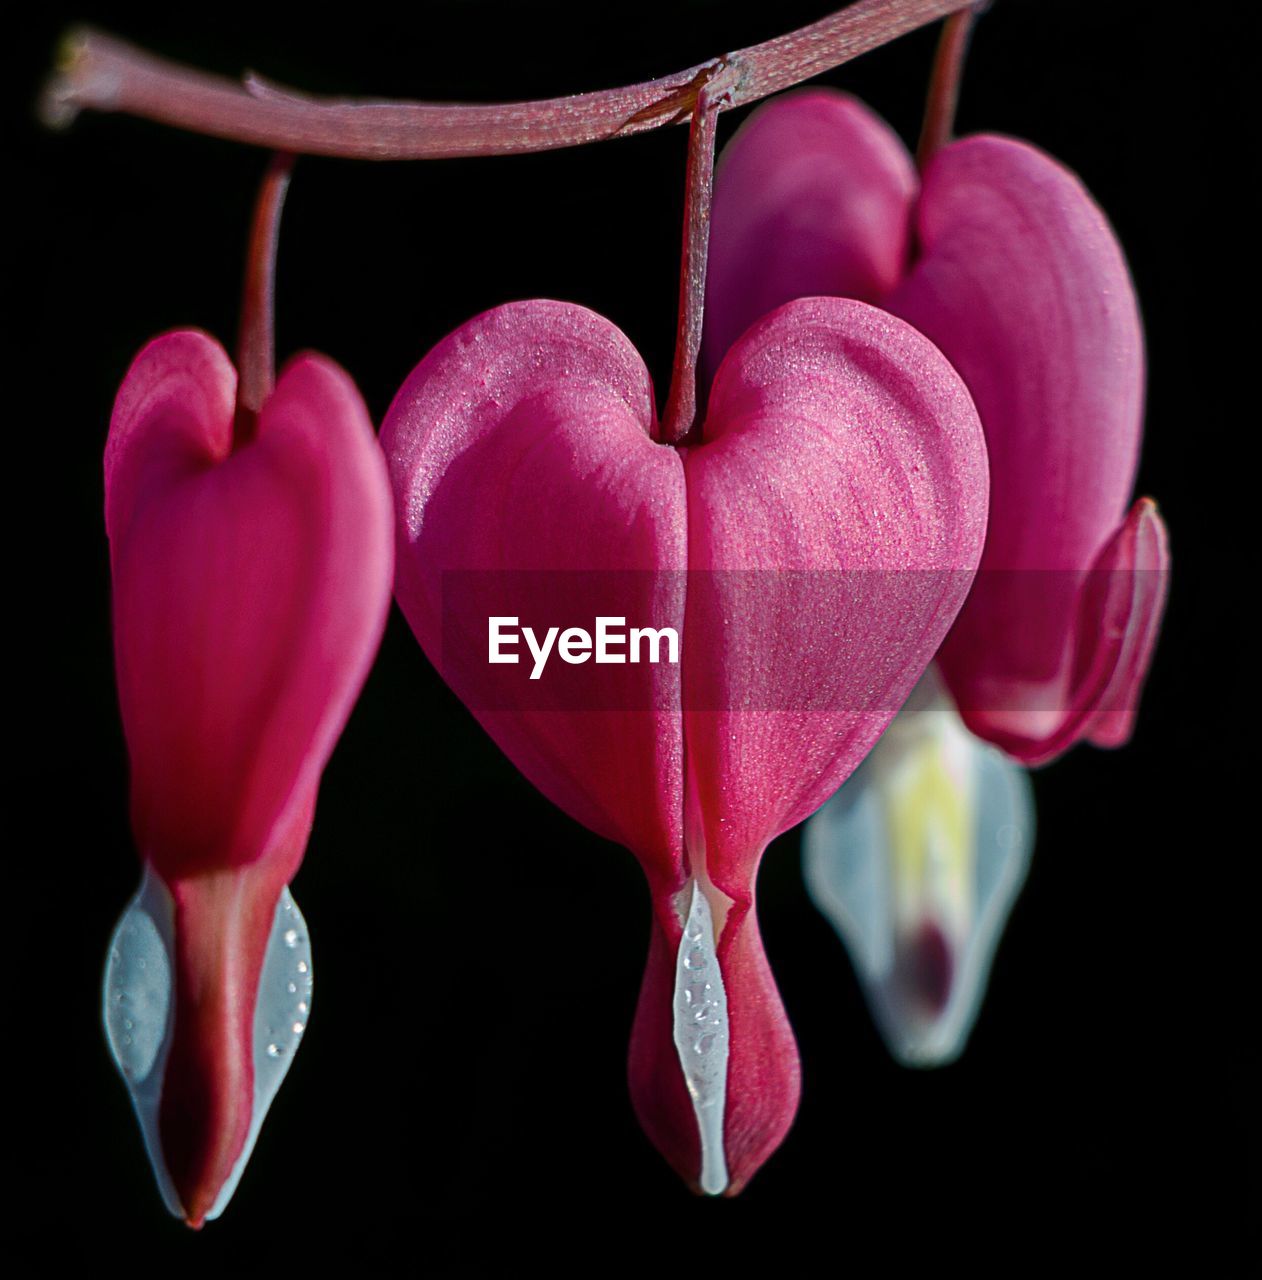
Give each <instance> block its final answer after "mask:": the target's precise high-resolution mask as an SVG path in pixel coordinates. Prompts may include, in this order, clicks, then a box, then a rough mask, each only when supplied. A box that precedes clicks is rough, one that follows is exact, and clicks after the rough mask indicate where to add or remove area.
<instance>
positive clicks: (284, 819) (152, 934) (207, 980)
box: [104, 282, 393, 1226]
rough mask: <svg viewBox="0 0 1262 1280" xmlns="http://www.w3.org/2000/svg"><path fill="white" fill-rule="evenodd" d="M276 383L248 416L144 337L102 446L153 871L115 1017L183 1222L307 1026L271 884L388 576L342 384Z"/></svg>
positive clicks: (288, 906) (386, 521) (300, 821)
mask: <svg viewBox="0 0 1262 1280" xmlns="http://www.w3.org/2000/svg"><path fill="white" fill-rule="evenodd" d="M269 283H270V282H269ZM268 317H269V321H270V311H269V312H268ZM267 355H268V356H269V358H270V345H269V346H268V349H267ZM267 383H268V384H269V389H268V390H267V391H266V394H265V395H263V396H262V397H260V401H261V402H260V403H258V404H257V405H254V406H251V405H250V404H249V403H248V402H246V401H245V400H244V399H241V400H240V401H239V398H238V387H237V373H236V370H235V369H234V368H233V365H232V363H231V361H230V360H229V358H228V356H227V354H226V353H225V352H224V350H223V348H222V347H220V346H219V344H218V343H216V342H215V341H214V340H213V339H212V338H210V337H208V336H207V335H206V334H204V333H200V332H196V331H182V332H176V333H169V334H166V335H164V336H162V337H159V338H156V339H155V340H154V341H152V342H150V343H149V345H148V346H146V347H145V348H144V350H143V351H142V352H141V353H140V355H139V356H138V357H137V358H136V361H135V363H134V364H133V365H132V367H131V369H130V370H129V372H128V374H127V377H126V378H125V379H124V381H123V385H122V387H121V388H120V390H119V393H118V398H117V401H116V403H115V406H114V414H113V418H112V420H111V423H110V433H109V442H108V444H107V446H106V451H105V492H106V506H105V517H106V526H107V529H108V532H109V538H110V563H111V569H112V574H113V589H114V601H113V609H114V644H115V662H116V667H117V673H118V689H119V701H120V705H121V709H122V717H123V726H124V729H125V731H126V736H127V747H128V753H129V756H130V759H131V814H132V826H133V829H134V832H135V837H136V842H137V846H138V848H139V850H140V853H141V856H142V858H143V860H144V869H145V870H144V879H143V881H142V885H141V890H140V893H139V894H138V895H137V897H136V899H135V900H134V901H133V903H132V904H131V906H130V907H129V909H128V910H127V912H126V913H125V914H124V916H123V919H122V921H121V922H120V924H119V927H118V929H117V931H116V933H115V936H114V941H113V944H112V947H111V954H110V961H109V965H108V968H107V973H106V981H105V992H104V998H105V1023H106V1029H107V1032H108V1035H109V1039H110V1043H111V1047H112V1049H113V1051H114V1055H115V1058H116V1061H117V1062H118V1065H119V1068H120V1070H121V1072H122V1074H123V1076H124V1078H125V1080H126V1081H127V1084H128V1087H129V1089H130V1090H131V1093H132V1098H133V1101H134V1103H135V1106H136V1111H137V1115H138V1117H139V1119H140V1121H141V1126H142V1129H143V1131H144V1135H145V1141H146V1146H147V1148H148V1150H149V1154H150V1158H151V1161H152V1163H153V1165H154V1169H155V1172H156V1174H157V1176H158V1180H159V1184H160V1186H161V1188H162V1191H163V1195H164V1198H165V1199H166V1202H167V1205H168V1208H170V1209H171V1211H172V1212H173V1213H175V1214H177V1215H179V1216H182V1217H184V1218H186V1219H187V1220H188V1222H189V1223H190V1224H191V1225H194V1226H199V1225H200V1224H201V1223H202V1221H203V1220H204V1219H206V1218H211V1217H215V1216H217V1214H218V1213H219V1212H220V1211H221V1210H222V1208H223V1206H224V1205H225V1204H226V1202H227V1200H228V1198H229V1197H230V1196H231V1194H232V1191H233V1189H234V1188H235V1185H236V1180H237V1178H238V1177H239V1176H240V1173H241V1170H242V1168H243V1166H244V1164H245V1162H246V1160H247V1158H248V1156H249V1152H250V1149H251V1147H252V1146H253V1142H254V1138H255V1136H256V1134H257V1132H258V1128H259V1125H260V1124H261V1122H262V1119H263V1116H264V1113H265V1112H266V1110H267V1107H268V1105H269V1104H270V1102H271V1099H272V1096H273V1095H274V1094H275V1092H276V1089H277V1088H278V1087H279V1084H280V1081H281V1078H282V1077H283V1075H284V1072H285V1070H286V1068H287V1066H288V1063H289V1059H290V1057H291V1055H292V1053H293V1051H294V1050H295V1049H296V1047H297V1043H298V1038H299V1037H300V1035H301V1033H302V1031H303V1028H304V1027H305V1025H306V1021H307V1014H308V1008H309V1002H310V984H311V967H310V950H309V946H308V943H307V938H306V929H305V926H304V924H303V922H302V918H301V916H300V915H299V914H298V911H297V908H296V907H295V906H294V904H293V901H292V899H291V898H290V897H289V893H288V890H287V889H286V888H285V886H286V884H287V882H288V881H289V879H290V878H291V877H292V875H293V874H294V872H295V870H296V869H297V867H298V864H299V862H300V861H301V859H302V854H303V850H304V848H305V846H306V842H307V836H308V832H309V830H310V826H311V819H312V812H313V809H314V805H315V797H316V789H317V786H318V784H319V779H320V774H321V771H322V770H323V768H324V765H325V763H326V761H327V760H328V757H329V754H330V752H331V751H332V749H333V745H334V743H335V741H336V740H337V737H338V734H339V733H340V732H341V729H342V726H343V725H344V723H345V721H346V718H347V716H348V715H349V713H350V709H351V706H352V705H353V703H354V700H355V697H356V695H357V694H358V692H359V689H360V686H361V685H362V683H363V681H364V678H365V676H366V675H367V672H368V668H369V666H370V664H371V662H372V658H373V656H374V654H375V652H376V648H377V645H378V643H379V640H380V637H381V632H382V628H383V626H384V622H385V615H386V610H387V608H388V606H389V599H390V583H391V577H392V569H393V544H392V537H391V516H390V491H389V482H388V479H387V476H386V468H385V462H384V459H383V457H382V455H381V451H380V449H379V448H378V446H377V442H376V439H375V437H374V435H373V430H372V424H371V422H370V420H369V417H368V413H367V410H366V409H365V408H364V404H363V401H362V400H361V399H360V397H359V394H358V392H357V391H356V389H355V387H354V384H353V383H352V382H351V380H350V378H349V377H348V376H347V375H346V374H345V373H344V372H343V371H342V370H341V369H339V368H338V367H337V366H336V365H334V364H333V363H332V362H331V361H329V360H327V359H325V358H323V357H321V356H318V355H310V354H308V355H301V356H299V357H297V358H295V359H294V360H293V361H291V362H290V364H289V365H288V367H287V368H286V369H285V370H284V371H283V372H282V374H281V377H280V380H279V382H278V383H277V384H276V386H275V389H274V390H270V370H269V372H268V374H267Z"/></svg>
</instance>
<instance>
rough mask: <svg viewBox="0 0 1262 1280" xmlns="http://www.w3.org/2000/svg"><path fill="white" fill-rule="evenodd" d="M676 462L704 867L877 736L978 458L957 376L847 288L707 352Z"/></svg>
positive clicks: (771, 825) (808, 797)
mask: <svg viewBox="0 0 1262 1280" xmlns="http://www.w3.org/2000/svg"><path fill="white" fill-rule="evenodd" d="M703 435H704V439H705V441H706V443H705V444H703V445H702V446H700V447H699V448H696V449H692V450H690V451H689V453H688V459H687V479H688V524H689V548H688V551H689V565H690V568H691V570H692V573H691V576H690V581H689V595H688V629H687V634H686V636H685V643H684V663H685V675H684V680H685V688H686V690H687V706H688V708H689V710H688V712H687V717H686V720H687V725H686V735H687V746H688V758H689V761H690V766H691V770H692V776H693V778H694V781H695V785H696V808H697V811H698V813H699V814H700V815H701V829H702V836H703V838H704V841H705V856H706V858H707V860H708V863H709V866H710V868H711V877H712V879H713V880H714V883H715V884H716V885H718V886H719V888H720V889H722V890H723V891H724V892H725V893H727V894H728V895H729V896H731V897H733V898H735V899H738V900H739V899H740V898H741V897H742V896H744V895H745V894H747V892H748V885H749V883H750V882H751V881H752V878H753V872H754V866H755V864H756V862H757V859H758V858H759V856H760V855H761V853H762V850H763V848H764V847H765V846H766V845H767V843H768V842H769V841H770V840H771V839H772V838H773V837H774V836H776V835H778V834H779V833H780V832H782V831H786V830H788V829H789V828H790V827H792V826H795V825H796V824H797V823H799V822H801V821H802V820H803V819H804V818H806V817H807V816H809V815H810V814H811V813H813V812H814V811H815V810H816V809H817V808H819V806H820V805H821V804H823V803H824V801H825V800H827V799H828V797H829V796H830V795H832V793H833V792H834V791H836V790H837V788H838V787H839V786H840V785H841V783H842V782H843V781H844V780H845V779H846V778H847V777H848V776H849V774H850V773H851V772H852V771H853V770H854V768H855V767H856V766H857V765H858V764H859V762H860V761H861V760H862V759H863V757H864V756H865V755H866V754H867V752H868V751H869V749H870V748H871V746H872V744H873V743H874V742H875V741H876V739H877V738H878V737H879V736H880V734H881V732H882V731H883V730H884V728H885V726H886V725H887V724H888V723H889V721H890V720H891V719H892V718H893V716H894V713H895V712H896V711H897V710H898V708H899V707H900V706H901V705H902V703H903V702H904V701H905V700H906V697H907V695H908V694H909V693H910V692H911V689H912V686H913V685H914V684H915V683H916V680H917V679H918V678H919V677H920V675H921V673H922V672H923V671H924V669H925V668H926V667H927V666H928V664H929V662H930V661H931V659H932V658H933V655H934V653H935V651H936V650H937V648H938V645H939V644H940V643H941V641H942V638H943V636H944V635H945V634H946V632H947V629H948V628H949V627H950V625H951V622H952V620H953V619H954V617H955V615H956V612H957V611H958V610H959V608H960V605H961V603H962V602H963V600H964V597H965V595H966V594H967V592H968V589H969V586H970V584H971V582H972V575H973V570H974V568H975V566H976V564H977V561H978V558H979V556H980V555H981V549H982V542H983V539H984V536H985V526H986V485H987V481H986V456H985V448H984V445H983V441H982V436H981V429H980V426H979V424H978V421H977V414H976V412H975V411H974V409H973V404H972V401H971V400H970V399H969V396H968V393H967V392H966V391H965V389H964V386H963V384H962V383H961V381H960V379H959V377H958V375H957V374H956V373H955V371H954V370H953V369H952V368H951V366H950V365H949V364H947V362H946V360H944V359H943V358H942V356H941V354H940V353H939V352H938V351H937V350H936V349H935V348H934V347H933V346H932V344H931V343H929V342H927V341H926V340H925V339H924V338H922V337H921V336H920V335H919V334H918V333H916V332H915V331H914V330H913V329H911V328H910V327H909V326H907V325H905V324H903V323H902V322H900V321H899V320H897V319H896V318H894V317H893V316H890V315H888V314H886V313H885V312H882V311H879V310H877V309H876V308H875V307H869V306H867V305H866V304H864V303H859V302H852V301H849V300H846V299H840V298H811V299H804V300H801V301H799V302H796V303H790V304H789V305H788V306H785V307H782V308H781V309H780V310H779V311H776V312H773V313H772V314H771V315H770V316H767V317H765V318H764V319H763V320H762V321H760V322H759V323H758V324H757V325H756V326H755V327H754V328H753V329H751V330H750V331H749V332H747V333H746V334H745V336H744V337H743V338H742V339H741V340H740V341H739V342H738V343H737V345H736V346H735V347H734V348H733V349H732V351H731V352H730V353H729V354H728V357H727V359H726V361H725V362H724V365H723V367H722V369H720V371H719V376H718V379H717V380H716V382H715V385H714V390H713V392H712V394H711V398H710V407H709V413H708V416H707V418H706V424H705V428H704V432H703Z"/></svg>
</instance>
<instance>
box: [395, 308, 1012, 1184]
mask: <svg viewBox="0 0 1262 1280" xmlns="http://www.w3.org/2000/svg"><path fill="white" fill-rule="evenodd" d="M656 434H657V423H656V418H655V414H654V408H653V398H652V387H651V384H650V381H649V377H648V374H647V371H646V370H645V368H644V365H643V362H642V361H641V360H640V358H639V356H638V355H637V354H636V352H635V351H634V349H633V348H632V347H631V345H630V344H629V343H628V342H627V340H626V338H625V337H624V336H623V335H622V334H621V333H620V332H619V331H618V330H617V329H616V328H614V327H613V325H611V324H610V323H609V322H608V321H606V320H604V319H602V318H601V317H599V316H597V315H594V314H593V313H591V312H589V311H586V310H584V309H582V308H580V307H576V306H570V305H566V304H562V303H557V302H547V301H535V302H524V303H516V304H511V305H509V306H505V307H501V308H498V309H497V310H495V311H491V312H488V313H486V314H484V315H482V316H478V317H477V318H475V319H474V320H471V321H469V322H468V323H467V324H466V325H464V326H463V327H462V328H461V329H459V330H457V331H456V332H455V333H454V334H452V335H451V336H450V337H448V338H447V339H445V340H444V341H443V342H442V343H440V344H439V345H438V346H437V347H436V348H435V349H434V350H433V351H432V352H431V353H430V354H429V355H428V356H427V357H426V358H425V360H423V361H422V363H421V364H420V365H419V366H418V367H417V368H416V370H415V371H414V372H413V373H412V375H411V376H410V377H409V379H408V380H407V382H406V383H405V385H404V386H403V388H402V389H401V391H400V392H399V394H398V396H397V397H396V399H395V402H394V404H393V405H392V407H391V409H390V411H389V413H388V414H387V416H386V420H385V422H384V424H383V427H382V444H383V448H384V449H385V451H386V454H387V457H388V459H389V463H390V470H391V477H392V480H393V483H394V487H395V497H396V512H397V535H398V545H397V553H398V573H397V581H396V594H397V596H398V599H399V602H400V604H401V606H402V608H403V611H404V613H405V615H406V616H407V618H408V620H409V622H410V623H411V625H412V627H413V629H414V631H415V632H416V634H417V637H418V639H419V640H420V643H421V645H422V647H423V648H424V650H425V652H426V653H427V654H428V655H429V657H430V659H431V660H432V661H433V662H434V664H435V665H436V666H437V668H438V669H439V671H440V672H441V673H442V674H443V676H444V677H445V678H446V679H447V680H448V682H449V683H450V684H451V685H452V687H453V688H454V689H455V691H456V692H457V694H458V695H459V696H460V697H461V699H462V700H463V701H464V702H465V703H466V705H467V706H468V707H469V708H470V710H471V711H472V712H473V713H474V715H475V716H477V718H478V719H479V721H480V722H481V723H482V724H483V726H484V727H485V728H486V729H487V731H488V732H489V733H490V734H491V736H492V737H493V738H494V739H495V741H496V742H497V743H498V744H499V745H500V747H501V748H502V749H503V750H504V751H505V752H506V754H507V755H508V756H509V758H510V759H512V760H513V762H514V763H515V764H516V765H517V767H518V768H520V769H521V770H522V772H523V773H524V774H525V775H526V777H527V778H529V779H530V780H531V781H532V782H533V783H534V784H535V785H536V786H538V787H539V788H540V790H541V791H543V792H544V794H546V795H548V796H549V797H550V798H551V799H552V800H553V801H555V802H556V803H557V804H558V805H560V806H561V807H562V808H563V809H565V810H566V811H567V812H568V813H570V814H571V815H572V816H573V817H575V818H576V819H577V820H579V821H580V822H583V823H585V824H586V825H588V826H590V827H591V828H592V829H593V830H595V831H597V832H599V833H601V834H602V835H605V836H608V837H609V838H611V839H614V840H617V841H619V842H621V843H623V844H625V845H627V846H628V847H629V848H630V849H631V850H632V851H633V852H634V853H635V854H636V855H637V857H638V858H639V859H640V861H641V863H642V865H643V866H644V869H645V872H646V874H647V875H648V878H649V883H650V888H651V891H652V897H653V930H652V935H651V941H650V948H649V959H648V965H647V969H646V972H645V978H644V984H643V987H642V990H641V994H640V1001H639V1005H638V1008H637V1013H636V1019H635V1026H634V1030H633V1034H632V1043H631V1053H630V1066H629V1070H630V1084H631V1091H632V1098H633V1102H634V1104H635V1107H636V1111H637V1114H638V1115H639V1118H640V1120H641V1123H642V1125H643V1126H644V1128H645V1130H646V1132H647V1133H648V1134H649V1136H650V1137H651V1138H652V1140H653V1141H654V1143H655V1144H656V1145H657V1146H658V1148H659V1149H660V1150H661V1151H662V1152H663V1153H664V1154H665V1155H666V1157H667V1158H668V1159H669V1160H670V1162H671V1163H672V1164H673V1165H674V1166H675V1168H676V1169H677V1170H678V1171H679V1173H680V1174H681V1175H682V1176H683V1177H684V1179H685V1180H686V1181H687V1182H689V1183H690V1184H691V1185H693V1186H694V1187H697V1188H698V1189H700V1190H704V1191H706V1192H709V1193H711V1194H715V1193H720V1192H723V1193H726V1194H729V1195H730V1194H734V1193H736V1192H738V1191H739V1190H740V1189H741V1188H742V1187H743V1186H744V1185H745V1183H746V1182H747V1181H748V1180H749V1178H750V1177H751V1176H752V1174H753V1173H754V1172H755V1170H756V1169H757V1168H758V1167H759V1165H760V1164H761V1163H762V1162H763V1161H764V1160H765V1159H766V1157H767V1156H768V1155H769V1154H770V1153H771V1151H772V1150H774V1148H775V1147H776V1146H777V1145H778V1143H779V1142H780V1140H781V1139H782V1138H783V1136H784V1134H785V1132H786V1131H787V1129H788V1126H789V1124H790V1123H791V1121H792V1117H793V1113H794V1110H795V1108H796V1104H797V1096H798V1076H799V1069H798V1062H797V1055H796V1049H795V1046H794V1042H793V1036H792V1032H791V1031H790V1029H789V1026H788V1022H787V1019H786V1017H785V1014H784V1010H783V1008H782V1006H781V1003H780V999H779V995H778V993H777V991H776V987H775V982H774V980H773V978H772V976H771V971H770V968H769V966H768V963H767V960H766V956H765V955H764V952H763V947H762V942H761V940H760V938H759V934H758V926H757V922H756V918H755V914H754V880H755V877H756V873H757V868H758V863H759V859H760V858H761V855H762V853H763V851H764V849H765V848H766V846H767V844H768V843H769V842H770V841H771V840H772V839H773V838H774V837H775V836H776V835H778V834H779V833H780V832H782V831H785V830H787V829H788V828H789V827H791V826H793V825H795V824H796V823H798V822H800V821H801V820H802V819H803V818H805V817H806V816H807V815H808V814H809V813H810V812H811V811H812V810H813V809H815V808H817V807H818V806H819V805H820V804H821V803H822V802H823V801H824V800H825V799H826V798H827V797H828V796H829V795H830V794H831V793H832V792H833V791H834V790H836V788H837V787H838V786H839V785H840V784H841V782H842V781H844V779H845V778H846V777H847V776H848V775H849V774H850V772H851V771H852V770H853V769H854V768H855V766H856V765H857V764H858V763H859V761H860V760H861V759H862V758H863V756H864V755H865V754H866V752H867V751H868V750H869V749H870V747H871V746H872V744H873V743H874V742H875V741H876V739H877V737H878V736H879V735H880V733H881V731H882V730H883V729H884V728H885V726H886V725H887V724H888V723H889V720H890V719H891V718H892V716H893V715H894V713H895V711H896V710H897V708H898V707H899V705H901V703H902V702H903V700H904V699H905V698H906V697H907V694H908V693H909V692H910V690H911V688H912V686H913V685H914V684H915V682H916V680H917V679H918V678H919V676H920V674H921V672H922V671H923V670H924V668H925V666H926V665H927V664H928V662H929V660H930V658H931V656H932V655H933V653H934V652H935V650H936V648H937V646H938V645H939V644H940V642H941V639H942V637H943V636H944V635H945V633H946V631H947V629H948V627H949V626H950V624H951V622H952V620H953V618H954V617H955V614H956V612H957V611H958V609H959V607H960V605H961V603H962V602H963V600H964V598H965V596H966V594H967V591H968V589H969V586H970V585H971V582H972V578H973V573H974V570H975V567H976V565H977V562H978V558H979V556H980V552H981V546H982V540H983V537H984V530H985V510H986V501H987V478H986V463H985V452H984V446H983V441H982V436H981V430H980V425H979V423H978V421H977V416H976V413H975V411H974V408H973V405H972V401H971V400H970V398H969V396H968V394H967V392H966V391H965V389H964V387H963V384H962V383H961V382H960V380H959V378H958V376H957V375H956V373H955V372H954V370H953V369H952V368H951V367H950V365H949V364H948V363H947V362H946V361H945V360H944V359H943V358H942V356H941V355H940V354H939V353H938V352H937V351H936V349H935V348H934V347H933V346H932V344H930V343H929V342H927V341H926V340H925V339H924V338H922V337H921V336H920V335H919V334H917V333H916V332H915V331H914V330H913V329H912V328H911V327H910V326H908V325H906V324H904V323H903V322H901V321H899V320H897V319H895V318H893V317H891V316H889V315H887V314H884V313H882V312H879V311H877V310H876V309H874V308H872V307H869V306H866V305H864V304H862V303H858V302H851V301H842V300H838V299H815V300H811V301H807V302H801V303H796V304H793V305H791V306H787V307H784V308H782V309H781V310H779V311H777V312H775V313H774V314H772V315H770V316H768V317H766V318H765V319H764V320H763V321H761V322H760V323H759V324H758V325H756V326H754V328H753V329H751V330H750V331H749V332H748V333H747V334H745V336H744V337H743V338H741V340H740V341H739V342H738V343H737V344H736V345H735V346H734V347H733V349H732V351H731V352H730V353H729V355H728V357H727V360H726V361H725V362H724V365H723V367H722V368H721V369H720V370H719V372H718V375H717V377H716V378H715V381H714V385H713V389H712V391H711V395H710V400H709V408H708V412H707V414H706V416H705V419H704V422H703V424H702V427H701V430H700V433H699V437H698V438H699V443H694V444H691V445H689V446H688V447H684V448H675V447H672V446H670V445H665V444H662V443H659V442H658V441H657V440H656V439H655V436H656ZM602 626H603V630H602ZM585 629H587V630H591V629H594V630H595V632H596V635H597V639H596V641H595V642H594V643H593V642H590V641H589V640H585V639H584V638H583V637H584V635H585V634H587V631H585ZM610 634H613V635H614V636H615V637H616V639H614V640H612V641H611V640H610ZM549 636H550V637H551V638H550V639H549ZM602 636H603V637H604V642H602V639H601V637H602ZM505 637H507V642H506V641H505ZM567 637H568V639H567ZM672 637H673V639H674V641H675V644H672V643H671V639H672ZM602 653H603V657H602ZM672 654H673V655H674V657H673V659H672ZM539 655H551V656H545V657H544V658H543V659H541V658H540V656H539ZM567 655H568V656H567ZM556 656H559V657H560V659H561V660H560V661H555V660H552V659H553V657H556ZM492 659H494V660H492ZM518 659H520V661H519V660H518Z"/></svg>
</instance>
